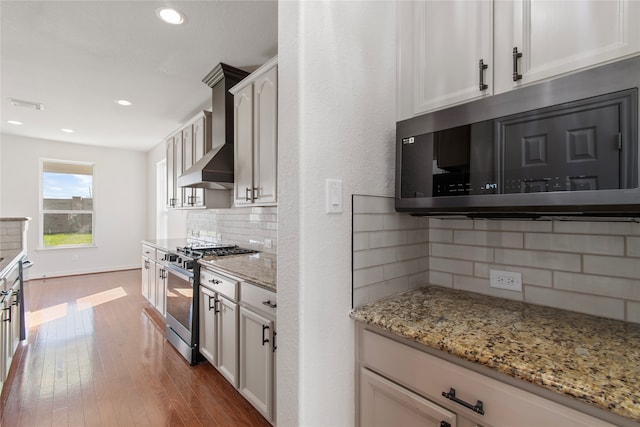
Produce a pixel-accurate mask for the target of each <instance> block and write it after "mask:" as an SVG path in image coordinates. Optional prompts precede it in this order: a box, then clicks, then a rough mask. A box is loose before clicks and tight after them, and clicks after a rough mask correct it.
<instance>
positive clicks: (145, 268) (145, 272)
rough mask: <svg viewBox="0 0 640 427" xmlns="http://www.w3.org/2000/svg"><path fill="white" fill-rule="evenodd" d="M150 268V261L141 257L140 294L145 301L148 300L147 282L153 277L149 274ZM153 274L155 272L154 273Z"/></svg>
mask: <svg viewBox="0 0 640 427" xmlns="http://www.w3.org/2000/svg"><path fill="white" fill-rule="evenodd" d="M150 268H151V261H149V258H147V257H144V256H143V257H142V287H141V292H142V296H143V297H145V298H146V299H147V300H148V299H149V280H150V279H151V278H152V277H153V275H150V274H149V271H150V270H149V269H150ZM154 273H155V271H154Z"/></svg>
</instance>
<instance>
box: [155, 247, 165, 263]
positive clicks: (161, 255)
mask: <svg viewBox="0 0 640 427" xmlns="http://www.w3.org/2000/svg"><path fill="white" fill-rule="evenodd" d="M166 256H167V251H163V250H162V249H156V260H157V261H164V260H166Z"/></svg>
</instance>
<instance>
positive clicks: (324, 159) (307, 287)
mask: <svg viewBox="0 0 640 427" xmlns="http://www.w3.org/2000/svg"><path fill="white" fill-rule="evenodd" d="M278 22H279V30H278V62H279V65H278V66H279V76H278V84H279V123H278V126H279V142H278V144H279V147H278V153H279V157H278V162H279V168H278V169H279V176H278V184H279V193H278V245H279V248H278V329H279V330H278V408H277V416H278V420H277V421H278V425H279V426H298V425H299V426H346V425H352V424H353V423H354V413H355V410H354V384H353V379H354V344H353V339H354V338H353V323H352V321H351V319H350V318H349V310H350V307H351V202H350V200H351V197H350V196H351V194H352V193H357V194H377V195H392V194H393V183H394V177H393V170H394V166H393V165H394V159H395V154H394V153H395V152H394V147H395V144H394V132H395V87H394V85H395V73H394V67H395V4H394V3H393V2H280V3H279V15H278ZM327 178H337V179H342V180H343V193H344V194H343V203H344V211H343V213H342V214H332V215H327V214H325V213H324V209H325V208H324V206H325V191H324V188H325V179H327Z"/></svg>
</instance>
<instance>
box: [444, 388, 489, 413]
mask: <svg viewBox="0 0 640 427" xmlns="http://www.w3.org/2000/svg"><path fill="white" fill-rule="evenodd" d="M442 396H444V397H446V398H447V399H449V400H452V401H454V402H456V403H458V404H460V405H462V406H464V407H465V408H469V409H471V410H472V411H473V412H476V413H478V414H480V415H484V407H483V405H482V401H481V400H478V401H477V402H476V404H475V405H472V404H471V403H468V402H465V401H464V400H461V399H458V398H457V397H456V389H455V388H453V387H451V388H449V391H448V392H446V391H443V392H442Z"/></svg>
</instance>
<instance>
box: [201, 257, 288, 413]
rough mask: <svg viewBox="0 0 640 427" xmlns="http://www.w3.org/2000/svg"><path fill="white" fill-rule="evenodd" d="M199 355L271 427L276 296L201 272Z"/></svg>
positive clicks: (206, 270) (210, 271)
mask: <svg viewBox="0 0 640 427" xmlns="http://www.w3.org/2000/svg"><path fill="white" fill-rule="evenodd" d="M199 296H200V300H199V308H200V317H199V318H200V332H199V337H200V344H199V349H200V354H202V356H204V358H205V359H207V360H208V361H209V362H210V363H211V364H212V365H213V366H215V367H216V369H217V370H218V371H219V372H220V373H221V374H222V375H223V376H224V377H225V378H226V379H227V380H228V381H229V382H230V383H231V384H232V385H233V386H234V387H235V388H236V389H237V390H238V391H239V392H240V393H241V394H242V396H244V398H245V399H246V400H247V401H248V402H249V403H251V404H252V405H253V406H254V407H255V408H256V409H257V410H258V412H260V414H262V416H264V417H265V418H266V419H267V421H269V422H270V423H271V424H273V425H275V404H276V402H275V394H276V386H275V372H276V358H275V350H276V331H275V329H276V294H275V292H271V291H269V290H266V289H262V288H259V287H257V286H255V285H252V284H249V283H246V282H241V281H240V280H238V279H234V278H232V277H230V276H228V275H226V274H223V273H221V272H219V271H217V270H213V269H211V268H208V267H204V266H203V268H202V269H201V271H200V294H199Z"/></svg>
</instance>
